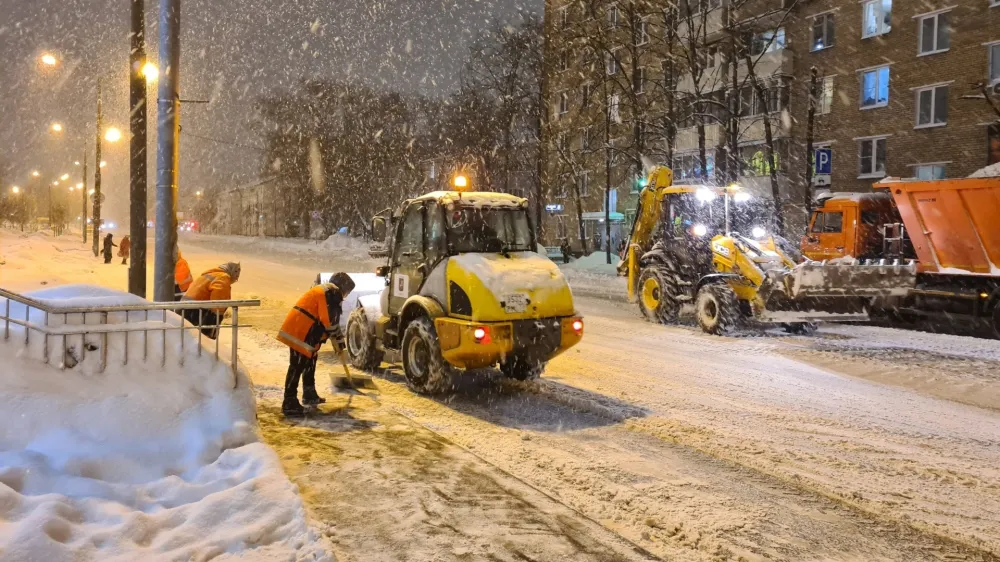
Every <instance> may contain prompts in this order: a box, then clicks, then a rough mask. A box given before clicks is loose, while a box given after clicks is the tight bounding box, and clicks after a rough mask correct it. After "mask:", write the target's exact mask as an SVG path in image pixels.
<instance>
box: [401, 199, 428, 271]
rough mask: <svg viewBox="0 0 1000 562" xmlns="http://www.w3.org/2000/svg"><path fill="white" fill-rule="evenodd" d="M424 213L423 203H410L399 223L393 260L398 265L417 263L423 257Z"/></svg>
mask: <svg viewBox="0 0 1000 562" xmlns="http://www.w3.org/2000/svg"><path fill="white" fill-rule="evenodd" d="M423 246H424V214H423V205H410V206H409V207H408V208H407V209H406V212H405V214H404V215H403V220H402V224H401V225H400V232H399V243H398V244H397V245H396V251H395V262H396V263H397V264H399V265H406V264H412V263H417V262H419V261H420V260H422V259H423V254H424V252H423Z"/></svg>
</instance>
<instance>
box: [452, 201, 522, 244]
mask: <svg viewBox="0 0 1000 562" xmlns="http://www.w3.org/2000/svg"><path fill="white" fill-rule="evenodd" d="M445 214H446V218H447V227H448V242H449V247H450V250H451V253H452V254H463V253H470V252H482V253H496V252H530V251H533V250H534V248H532V244H531V239H532V235H531V225H530V224H529V223H528V212H527V210H526V209H524V208H521V207H516V208H515V207H454V208H452V209H451V210H450V211H449V212H447V213H445Z"/></svg>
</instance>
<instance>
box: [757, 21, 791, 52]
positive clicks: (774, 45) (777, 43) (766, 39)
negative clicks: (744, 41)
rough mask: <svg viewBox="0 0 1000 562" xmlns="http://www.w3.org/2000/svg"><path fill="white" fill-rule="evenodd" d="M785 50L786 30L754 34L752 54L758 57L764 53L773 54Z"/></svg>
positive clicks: (780, 29)
mask: <svg viewBox="0 0 1000 562" xmlns="http://www.w3.org/2000/svg"><path fill="white" fill-rule="evenodd" d="M784 48H785V28H783V27H782V28H779V29H777V30H770V31H764V32H762V33H757V34H754V36H753V45H752V46H751V49H750V54H751V55H753V56H758V55H761V54H763V53H773V52H776V51H780V50H782V49H784Z"/></svg>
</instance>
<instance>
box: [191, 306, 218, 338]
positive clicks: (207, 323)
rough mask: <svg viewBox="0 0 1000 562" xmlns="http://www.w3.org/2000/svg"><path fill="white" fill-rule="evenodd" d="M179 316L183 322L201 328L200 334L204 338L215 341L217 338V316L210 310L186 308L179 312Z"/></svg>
mask: <svg viewBox="0 0 1000 562" xmlns="http://www.w3.org/2000/svg"><path fill="white" fill-rule="evenodd" d="M181 316H183V317H184V319H185V320H187V321H188V322H190V323H192V324H194V325H195V326H198V327H200V328H201V333H202V335H204V336H205V337H206V338H209V339H212V340H214V339H217V338H218V337H219V328H218V327H217V326H216V324H219V323H220V322H219V315H218V314H216V313H215V312H214V311H211V310H204V309H195V308H188V309H184V310H182V311H181Z"/></svg>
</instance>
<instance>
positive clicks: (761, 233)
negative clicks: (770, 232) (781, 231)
mask: <svg viewBox="0 0 1000 562" xmlns="http://www.w3.org/2000/svg"><path fill="white" fill-rule="evenodd" d="M750 233H751V234H753V237H754V238H763V237H765V236H767V231H766V230H764V229H763V228H761V227H759V226H755V227H753V230H752V231H751V232H750Z"/></svg>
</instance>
